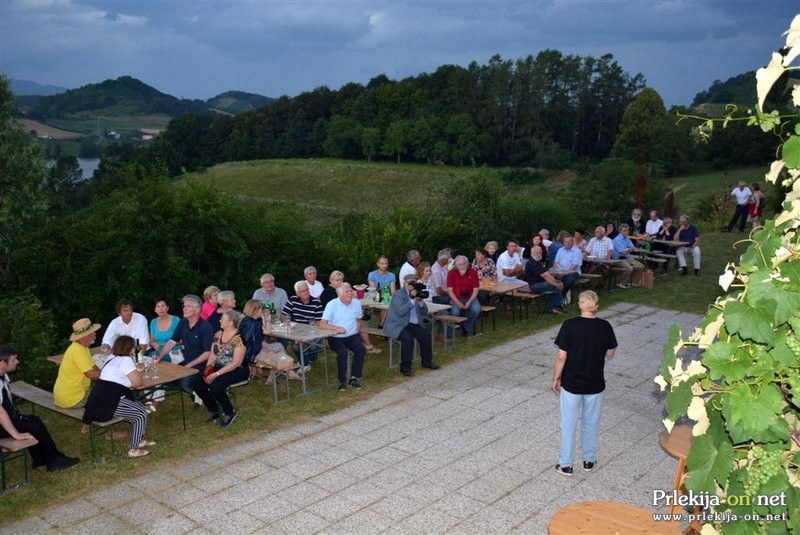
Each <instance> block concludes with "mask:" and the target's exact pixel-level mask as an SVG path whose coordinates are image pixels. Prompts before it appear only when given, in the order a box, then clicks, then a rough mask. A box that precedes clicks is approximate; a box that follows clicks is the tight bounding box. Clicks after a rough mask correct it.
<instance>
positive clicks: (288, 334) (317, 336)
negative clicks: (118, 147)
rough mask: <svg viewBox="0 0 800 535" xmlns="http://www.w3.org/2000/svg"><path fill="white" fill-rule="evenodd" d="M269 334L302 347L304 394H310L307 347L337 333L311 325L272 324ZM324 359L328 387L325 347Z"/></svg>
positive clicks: (301, 377) (323, 349)
mask: <svg viewBox="0 0 800 535" xmlns="http://www.w3.org/2000/svg"><path fill="white" fill-rule="evenodd" d="M267 330H268V331H269V332H268V333H265V334H267V335H269V336H274V337H275V338H283V339H284V340H290V341H292V342H297V344H298V345H299V346H300V355H299V356H300V379H301V383H302V388H303V394H307V393H308V386H307V383H306V362H305V345H306V344H308V343H311V342H317V341H320V340H323V339H325V338H330V337H331V336H334V335H336V331H329V330H327V329H320V328H319V327H317V326H316V325H309V324H308V323H295V322H293V321H292V322H289V323H288V324H287V323H279V324H270V325H269V327H268V329H267ZM322 351H323V357H322V362H323V365H324V366H325V386H328V353H327V349H325V347H323V348H322Z"/></svg>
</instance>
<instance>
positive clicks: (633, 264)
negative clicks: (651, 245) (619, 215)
mask: <svg viewBox="0 0 800 535" xmlns="http://www.w3.org/2000/svg"><path fill="white" fill-rule="evenodd" d="M630 230H631V229H630V227H629V226H628V224H627V223H623V224H622V225H620V226H619V234H618V235H617V237H616V238H614V239H613V240H612V242H613V243H614V258H617V259H619V260H620V262H619V263H618V264H617V266H618V267H619V268H621V269H624V270H625V271H623V272H622V275H621V278H620V282H619V284H617V287H618V288H631V287H632V286H633V285H632V284H631V277H632V276H633V271H634V270H636V271H642V270H644V265H643V264H642V263H641V262H639V261H638V260H635V259H634V258H633V257H632V256H631V252H632V251H633V250H634V246H633V242H632V241H631V239H630V238H629V237H628V236H629V235H630Z"/></svg>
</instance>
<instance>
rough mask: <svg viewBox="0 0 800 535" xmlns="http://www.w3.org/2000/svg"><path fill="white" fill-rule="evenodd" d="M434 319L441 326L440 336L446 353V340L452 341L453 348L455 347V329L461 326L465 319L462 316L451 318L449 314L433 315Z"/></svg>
mask: <svg viewBox="0 0 800 535" xmlns="http://www.w3.org/2000/svg"><path fill="white" fill-rule="evenodd" d="M433 317H434V319H435V320H436V321H438V322H440V323H441V324H442V334H443V339H444V350H445V351H447V342H448V339H452V342H453V348H455V347H456V330H455V327H456V326H458V325H461V324H462V323H464V322H465V321H467V318H465V317H464V316H452V315H450V314H435V315H434V316H433ZM448 327H449V328H450V329H452V330H451V331H450V333H449V334H450V336H448V332H447V331H448Z"/></svg>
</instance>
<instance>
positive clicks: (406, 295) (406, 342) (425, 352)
mask: <svg viewBox="0 0 800 535" xmlns="http://www.w3.org/2000/svg"><path fill="white" fill-rule="evenodd" d="M416 280H417V276H416V275H415V274H413V273H409V274H407V275H406V276H405V278H404V279H403V286H402V287H401V288H399V289H398V290H397V291H396V292H395V293H394V295H393V296H392V301H391V303H390V304H389V313H388V314H387V315H386V323H384V324H383V331H384V332H385V333H386V334H388V335H389V336H391V337H392V338H396V339H397V340H399V341H400V373H402V374H403V375H405V376H406V377H411V376H412V375H414V372H412V371H411V361H412V359H413V358H414V340H416V341H417V342H418V343H419V349H420V357H421V358H422V367H423V368H428V369H431V370H438V369H439V366H438V365H437V364H434V363H433V343H432V342H431V333H429V332H428V331H426V330H425V329H424V328H423V327H422V325H420V323H421V322H422V318H424V317H425V316H426V315H427V314H428V306H427V305H426V304H425V301H424V300H423V299H422V297H420V296H419V295H417V290H416V289H414V281H416Z"/></svg>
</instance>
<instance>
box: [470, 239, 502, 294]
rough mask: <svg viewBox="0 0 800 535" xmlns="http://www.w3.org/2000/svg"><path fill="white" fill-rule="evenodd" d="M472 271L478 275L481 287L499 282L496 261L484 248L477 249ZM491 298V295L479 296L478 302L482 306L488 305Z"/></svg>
mask: <svg viewBox="0 0 800 535" xmlns="http://www.w3.org/2000/svg"><path fill="white" fill-rule="evenodd" d="M472 269H474V270H475V271H476V272H477V273H478V281H479V282H480V284H481V286H483V285H485V284H487V283H492V282H494V281H496V280H497V266H496V265H495V263H494V260H492V259H491V258H489V254H488V253H487V252H486V249H484V248H483V247H478V248H477V249H475V259H474V260H473V261H472ZM484 281H485V282H484ZM489 298H490V296H489V294H486V293H479V294H478V301H479V302H480V304H482V305H488V304H489Z"/></svg>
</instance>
